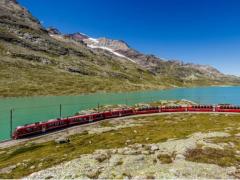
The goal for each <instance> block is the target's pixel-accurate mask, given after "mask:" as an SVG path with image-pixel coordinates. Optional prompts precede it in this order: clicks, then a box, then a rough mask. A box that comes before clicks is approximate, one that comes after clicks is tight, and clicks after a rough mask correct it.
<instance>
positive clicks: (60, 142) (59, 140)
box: [55, 138, 70, 144]
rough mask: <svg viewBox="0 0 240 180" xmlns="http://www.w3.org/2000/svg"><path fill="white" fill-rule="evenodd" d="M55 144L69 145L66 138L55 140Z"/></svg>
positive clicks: (68, 140)
mask: <svg viewBox="0 0 240 180" xmlns="http://www.w3.org/2000/svg"><path fill="white" fill-rule="evenodd" d="M55 142H56V143H58V144H64V143H69V142H70V139H68V138H59V139H56V140H55Z"/></svg>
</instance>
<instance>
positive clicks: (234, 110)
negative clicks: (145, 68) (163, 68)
mask: <svg viewBox="0 0 240 180" xmlns="http://www.w3.org/2000/svg"><path fill="white" fill-rule="evenodd" d="M200 107H201V106H200ZM203 107H208V108H204V110H201V109H195V110H194V109H192V110H191V111H189V110H190V109H187V108H189V106H188V107H180V106H179V107H174V112H173V109H172V111H170V112H168V111H165V112H164V111H159V108H160V107H158V109H156V107H148V108H140V109H138V112H137V110H136V109H134V110H135V111H133V112H135V113H134V114H128V115H125V116H119V115H118V116H117V117H109V118H106V119H101V120H96V121H94V120H91V121H89V120H88V122H87V123H85V124H81V125H75V126H67V127H62V129H59V128H56V129H54V130H52V131H47V132H45V133H44V134H41V133H37V134H33V135H31V136H25V137H24V138H21V139H12V140H7V141H4V142H0V149H1V148H7V147H11V146H15V145H20V144H22V143H26V142H28V141H36V142H40V143H41V142H46V141H51V140H54V139H56V138H58V137H59V136H62V135H66V133H67V135H73V134H77V133H81V132H83V131H85V130H86V129H87V128H89V127H92V126H97V125H99V123H100V122H102V121H110V120H121V119H128V118H135V117H146V116H159V115H170V114H183V113H185V114H189V113H191V114H192V113H193V114H199V113H210V114H226V113H227V114H239V113H240V108H238V107H234V106H231V107H227V108H228V109H222V110H221V111H220V110H219V109H217V107H214V106H203ZM171 108H173V107H171ZM209 108H210V109H209ZM211 108H213V109H212V111H211ZM218 108H220V107H218ZM127 110H133V109H127ZM157 110H158V112H157ZM165 110H166V108H165ZM168 110H169V109H168ZM117 111H118V112H119V110H117ZM125 111H126V109H125ZM111 112H116V111H111ZM136 112H137V113H136ZM100 113H104V112H100ZM105 113H106V112H105ZM98 114H99V113H98ZM90 115H96V113H95V114H89V115H81V116H73V117H71V118H76V117H83V116H90ZM71 118H68V119H71ZM62 120H64V119H62ZM58 121H61V120H58ZM47 122H49V121H47ZM50 122H52V120H51V121H50ZM45 123H46V122H45ZM35 124H36V123H35ZM35 124H30V125H25V126H22V127H28V126H32V125H35ZM37 124H39V123H37ZM16 129H17V128H16Z"/></svg>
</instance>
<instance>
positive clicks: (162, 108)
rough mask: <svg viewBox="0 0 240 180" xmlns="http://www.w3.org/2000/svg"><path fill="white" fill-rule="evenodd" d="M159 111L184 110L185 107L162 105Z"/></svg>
mask: <svg viewBox="0 0 240 180" xmlns="http://www.w3.org/2000/svg"><path fill="white" fill-rule="evenodd" d="M160 109H161V112H185V111H186V108H185V107H183V106H162V107H161V108H160Z"/></svg>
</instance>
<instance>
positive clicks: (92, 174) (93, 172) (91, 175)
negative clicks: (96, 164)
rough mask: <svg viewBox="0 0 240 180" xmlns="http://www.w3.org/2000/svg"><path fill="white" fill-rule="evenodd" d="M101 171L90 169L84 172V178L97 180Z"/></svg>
mask: <svg viewBox="0 0 240 180" xmlns="http://www.w3.org/2000/svg"><path fill="white" fill-rule="evenodd" d="M100 173H101V171H100V170H99V169H92V170H90V171H88V172H86V176H87V177H88V178H91V179H97V178H98V176H99V175H100Z"/></svg>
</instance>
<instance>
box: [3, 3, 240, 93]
mask: <svg viewBox="0 0 240 180" xmlns="http://www.w3.org/2000/svg"><path fill="white" fill-rule="evenodd" d="M0 77H1V78H0V96H2V97H13V96H33V95H70V94H71V95H72V94H80V93H92V92H110V91H112V92H118V91H133V90H146V89H164V88H172V87H183V86H184V87H191V86H206V85H237V84H240V79H239V78H236V77H234V76H228V75H224V74H222V73H220V72H219V71H218V70H216V69H214V68H212V67H209V66H201V65H193V64H184V63H182V62H179V61H164V60H162V59H160V58H158V57H155V56H153V55H144V54H142V53H140V52H138V51H136V50H134V49H132V48H130V47H129V46H128V45H127V44H126V43H125V42H123V41H118V40H110V39H107V38H100V39H93V38H91V37H88V36H87V35H84V34H82V33H75V34H67V35H64V34H61V33H60V32H59V31H58V30H56V29H48V30H47V29H45V28H44V27H43V26H42V25H41V24H40V22H39V20H38V19H36V18H35V17H33V16H32V15H31V13H30V12H29V11H28V10H27V9H25V8H23V7H21V5H20V4H18V2H17V1H15V0H1V1H0ZM123 84H124V86H123Z"/></svg>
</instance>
